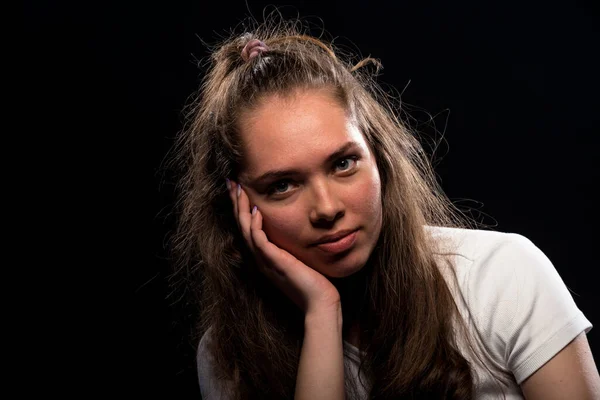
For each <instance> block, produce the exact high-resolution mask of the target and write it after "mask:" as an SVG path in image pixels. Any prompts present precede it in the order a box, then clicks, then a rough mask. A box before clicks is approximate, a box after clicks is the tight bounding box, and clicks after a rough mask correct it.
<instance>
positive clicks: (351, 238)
mask: <svg viewBox="0 0 600 400" xmlns="http://www.w3.org/2000/svg"><path fill="white" fill-rule="evenodd" d="M357 234H358V229H355V230H353V231H349V232H346V233H342V235H336V237H335V238H334V239H335V240H333V241H327V242H324V243H317V244H316V245H315V247H317V248H318V249H320V250H322V251H324V252H326V253H333V254H335V253H341V252H343V251H346V250H349V249H350V248H352V247H353V246H354V244H355V243H356V236H357Z"/></svg>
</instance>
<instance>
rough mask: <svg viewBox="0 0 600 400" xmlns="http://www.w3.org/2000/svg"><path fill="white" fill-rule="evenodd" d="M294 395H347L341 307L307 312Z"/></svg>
mask: <svg viewBox="0 0 600 400" xmlns="http://www.w3.org/2000/svg"><path fill="white" fill-rule="evenodd" d="M294 398H295V399H296V400H304V399H310V400H319V399H323V400H325V399H327V400H338V399H339V400H342V399H344V398H345V389H344V354H343V342H342V310H341V307H339V308H338V309H337V310H335V311H327V312H315V313H307V314H306V317H305V319H304V342H303V344H302V352H301V353H300V364H299V366H298V377H297V379H296V392H295V396H294Z"/></svg>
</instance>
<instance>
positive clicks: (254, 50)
mask: <svg viewBox="0 0 600 400" xmlns="http://www.w3.org/2000/svg"><path fill="white" fill-rule="evenodd" d="M266 51H269V47H268V46H267V45H266V44H265V43H264V42H261V41H260V40H258V39H252V40H250V41H249V42H248V43H246V45H245V46H244V49H243V50H242V59H243V60H244V61H246V62H248V60H251V59H252V58H254V57H256V56H257V55H259V54H262V53H264V52H266Z"/></svg>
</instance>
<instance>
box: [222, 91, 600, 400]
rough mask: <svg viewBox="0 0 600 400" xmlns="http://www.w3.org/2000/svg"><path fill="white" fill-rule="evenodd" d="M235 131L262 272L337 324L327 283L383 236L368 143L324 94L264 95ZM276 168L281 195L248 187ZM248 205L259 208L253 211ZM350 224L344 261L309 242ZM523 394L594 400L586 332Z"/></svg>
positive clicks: (354, 266) (242, 218) (238, 192)
mask: <svg viewBox="0 0 600 400" xmlns="http://www.w3.org/2000/svg"><path fill="white" fill-rule="evenodd" d="M240 131H241V136H242V141H243V146H244V153H245V160H244V166H245V167H244V168H243V170H242V172H241V174H240V179H239V180H240V183H241V185H240V188H239V189H238V182H235V181H231V182H230V183H229V185H230V186H229V187H230V190H229V193H230V197H231V200H232V202H233V206H234V213H235V215H236V216H237V220H238V225H239V228H240V230H241V231H242V234H243V235H244V237H245V239H246V242H247V243H248V245H249V247H250V249H251V250H252V252H253V253H254V255H255V257H256V258H257V260H258V261H259V268H260V269H261V271H262V272H263V273H264V274H265V275H266V276H267V277H268V278H269V279H271V281H272V282H273V283H274V284H275V285H276V286H278V287H279V288H280V289H281V290H282V291H283V292H284V293H286V294H287V295H288V296H289V297H290V298H291V299H292V300H293V301H294V302H295V303H296V304H297V305H298V306H299V307H300V308H301V309H303V310H304V311H305V313H306V314H307V316H308V315H311V316H314V317H315V318H317V317H318V316H322V315H335V316H337V318H338V324H341V312H340V310H341V304H340V297H339V293H338V292H337V289H336V288H335V286H334V285H333V284H332V283H331V282H330V281H329V280H328V279H327V277H346V276H350V275H351V274H353V273H356V272H357V271H360V269H361V268H363V267H364V265H365V264H366V262H367V260H368V257H369V255H370V254H371V252H372V251H373V249H374V246H375V244H376V242H377V238H378V237H379V234H380V231H381V211H382V210H381V183H380V179H379V173H378V171H377V167H376V163H375V159H374V158H373V156H372V153H371V151H370V149H369V147H368V145H367V144H366V142H365V140H364V138H363V136H362V134H361V133H360V132H359V131H358V129H356V127H355V126H354V125H353V124H352V121H351V119H350V118H348V116H347V115H346V113H345V112H344V110H343V108H341V107H340V106H339V104H337V103H336V101H335V100H334V99H333V98H332V97H330V96H329V95H328V94H327V92H325V91H314V90H313V91H300V92H297V93H295V94H294V95H292V96H290V97H287V98H282V97H278V96H271V97H268V98H265V99H263V100H262V102H261V103H260V104H259V106H258V107H257V108H256V109H253V110H252V111H251V112H250V113H249V114H247V115H245V118H243V120H242V123H241V127H240ZM349 141H355V142H357V143H358V148H357V149H356V150H352V151H349V152H348V153H345V155H344V156H343V157H340V159H338V160H337V161H334V162H333V163H329V162H327V161H326V160H327V156H328V155H330V154H331V153H332V152H334V151H335V150H337V149H338V148H339V147H340V146H341V145H343V144H345V143H347V142H349ZM346 155H358V156H359V157H360V158H359V160H358V162H357V163H356V164H354V162H353V161H351V160H345V161H344V160H343V158H344V157H346ZM274 169H297V170H299V173H298V174H296V175H295V176H293V177H292V178H291V181H289V184H287V185H286V184H285V183H279V184H278V185H276V187H277V189H276V191H280V192H284V193H282V194H268V193H267V192H266V188H265V187H264V186H262V185H256V184H254V183H253V180H254V179H255V178H256V177H258V176H259V175H261V174H263V173H264V172H266V171H268V170H274ZM351 169H352V172H349V170H351ZM271 183H274V182H271ZM254 205H256V206H257V210H255V211H254V212H252V208H253V206H254ZM353 228H358V229H359V231H358V234H357V240H356V243H355V245H354V247H353V248H352V249H351V251H349V252H348V253H345V254H343V255H342V256H337V257H336V256H332V255H330V254H327V253H324V252H322V251H320V250H319V249H318V248H315V247H314V246H311V244H312V243H313V242H314V241H315V240H317V239H318V238H319V237H321V236H322V235H323V234H329V233H334V232H337V231H339V230H341V229H353ZM332 313H333V314H332ZM328 320H329V318H328ZM521 389H522V391H523V394H524V395H525V398H527V399H528V400H532V399H533V400H538V399H600V377H599V375H598V369H597V367H596V365H595V363H594V359H593V357H592V353H591V350H590V347H589V344H588V342H587V338H586V336H585V334H584V333H582V334H580V335H579V336H578V337H577V338H576V339H574V340H573V341H572V342H571V343H570V344H568V345H567V346H566V347H565V348H563V349H562V350H561V351H560V352H559V353H558V354H557V355H555V356H554V357H553V358H552V359H551V360H550V361H548V362H547V363H546V364H545V365H544V366H542V367H541V368H540V369H539V370H538V371H536V372H535V373H534V374H532V375H531V376H530V377H529V378H528V379H527V380H525V381H524V382H523V383H522V384H521Z"/></svg>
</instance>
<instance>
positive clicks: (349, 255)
mask: <svg viewBox="0 0 600 400" xmlns="http://www.w3.org/2000/svg"><path fill="white" fill-rule="evenodd" d="M239 128H240V133H241V140H242V143H243V151H244V162H243V169H242V171H241V173H240V176H239V180H240V182H241V184H242V186H243V187H244V188H245V190H246V193H247V194H248V197H249V198H250V203H251V205H257V206H258V209H259V210H261V212H262V215H263V230H264V232H265V233H266V235H267V237H268V238H269V240H270V241H271V242H273V243H274V244H275V245H277V246H279V247H280V248H282V249H284V250H287V251H288V252H290V253H291V254H292V255H294V256H295V257H296V258H298V259H299V260H300V261H302V262H303V263H305V264H306V265H308V266H309V267H311V268H313V269H315V270H317V271H319V272H320V273H322V274H323V275H325V276H327V277H332V278H342V277H346V276H349V275H352V274H353V273H355V272H357V271H359V270H360V269H361V268H363V267H364V266H365V264H366V262H367V260H368V258H369V256H370V254H371V252H372V251H373V249H374V247H375V244H376V243H377V239H378V237H379V234H380V231H381V220H382V205H381V182H380V177H379V171H378V170H377V165H376V162H375V158H374V157H373V154H372V153H371V151H370V149H369V146H368V145H367V143H366V141H365V139H364V137H363V135H362V134H361V132H360V131H359V130H358V128H357V127H356V126H355V125H354V124H353V123H352V121H351V119H350V118H349V117H348V115H347V114H346V111H345V110H344V109H343V108H342V107H341V106H340V105H339V103H338V102H337V101H336V100H335V99H334V98H333V97H332V96H331V95H330V94H329V93H326V92H324V91H317V90H304V91H298V92H296V93H295V94H294V95H293V96H289V97H287V98H282V97H279V96H277V95H272V96H270V97H266V98H264V99H263V100H262V101H261V102H260V103H259V105H258V107H257V108H254V109H252V110H251V111H249V112H248V113H246V114H245V115H243V116H242V118H241V121H240V126H239ZM275 171H279V172H277V174H270V173H272V172H275ZM265 174H266V175H265ZM345 230H351V231H355V233H354V234H352V235H350V236H348V237H346V238H345V239H342V240H341V241H338V242H337V243H334V244H332V245H325V246H323V245H321V246H319V245H315V242H317V241H319V239H321V238H322V237H323V236H325V235H331V234H336V233H338V232H341V231H345ZM344 245H345V246H344ZM336 247H337V248H336Z"/></svg>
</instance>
